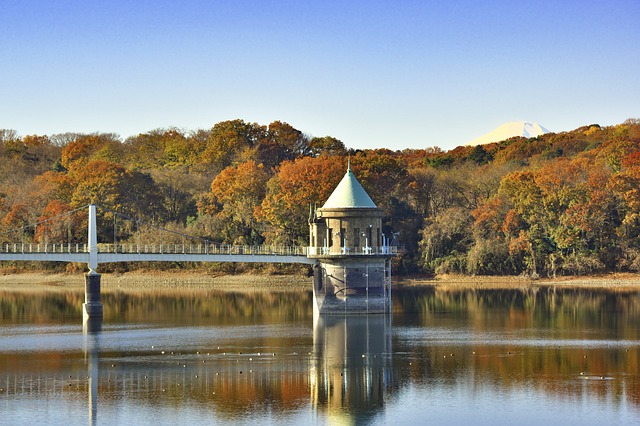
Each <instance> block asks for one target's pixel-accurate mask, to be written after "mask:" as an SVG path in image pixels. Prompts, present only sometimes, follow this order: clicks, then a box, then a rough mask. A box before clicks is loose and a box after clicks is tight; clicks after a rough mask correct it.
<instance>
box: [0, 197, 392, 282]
mask: <svg viewBox="0 0 640 426" xmlns="http://www.w3.org/2000/svg"><path fill="white" fill-rule="evenodd" d="M87 207H88V210H89V215H88V238H87V239H88V242H87V243H86V244H84V243H82V244H70V243H67V244H64V243H54V244H52V243H49V242H44V243H40V244H37V243H6V242H5V243H2V244H0V261H38V262H74V263H86V264H87V265H88V266H89V269H90V271H94V272H95V271H97V269H98V265H99V264H101V263H115V262H239V263H299V264H306V265H314V264H316V263H317V262H318V259H319V258H331V257H335V258H342V257H353V256H389V255H396V254H397V248H396V247H394V246H383V247H359V248H356V247H340V248H332V249H330V248H328V247H306V246H305V247H303V246H277V245H225V244H219V243H213V242H211V241H208V240H205V239H203V238H200V237H193V236H190V235H185V234H181V233H178V232H175V231H170V230H166V229H162V228H158V227H154V228H155V229H156V230H157V234H158V235H160V234H162V233H163V232H164V233H169V234H172V237H173V239H176V236H177V237H178V239H181V240H182V241H183V243H182V244H173V243H167V244H162V243H159V244H158V243H155V244H140V243H137V244H130V243H119V242H117V241H116V238H115V237H114V238H113V242H110V243H98V238H97V225H96V222H97V220H96V214H97V206H96V205H88V206H85V207H82V208H80V209H77V210H76V211H78V210H83V209H84V208H87ZM104 210H106V211H109V212H110V213H112V214H113V215H114V217H115V216H116V215H120V214H119V213H117V212H114V211H111V210H108V209H104ZM68 214H69V213H66V214H63V215H61V216H65V215H68ZM120 216H123V217H124V218H125V219H129V220H131V218H128V217H126V216H124V215H120ZM53 219H55V218H51V219H47V220H46V221H44V222H41V223H38V224H36V225H35V226H38V225H43V224H44V225H46V223H45V222H51V221H52V220H53ZM45 229H46V226H45ZM21 232H23V230H21ZM115 234H116V229H115V221H114V235H115ZM44 240H45V241H46V238H45V239H44ZM187 241H197V243H195V244H188V243H187Z"/></svg>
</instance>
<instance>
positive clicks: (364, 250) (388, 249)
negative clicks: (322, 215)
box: [308, 246, 398, 257]
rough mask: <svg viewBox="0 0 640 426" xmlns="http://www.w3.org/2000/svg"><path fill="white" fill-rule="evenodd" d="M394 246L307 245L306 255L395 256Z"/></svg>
mask: <svg viewBox="0 0 640 426" xmlns="http://www.w3.org/2000/svg"><path fill="white" fill-rule="evenodd" d="M397 254H398V247H396V246H378V247H309V249H308V256H310V257H314V256H320V257H322V256H395V255H397Z"/></svg>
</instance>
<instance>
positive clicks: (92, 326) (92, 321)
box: [83, 318, 102, 425]
mask: <svg viewBox="0 0 640 426" xmlns="http://www.w3.org/2000/svg"><path fill="white" fill-rule="evenodd" d="M101 331H102V318H85V319H84V323H83V334H84V357H85V362H86V363H87V381H88V384H87V390H88V401H89V424H90V425H95V424H97V421H98V382H99V380H100V369H99V366H100V332H101Z"/></svg>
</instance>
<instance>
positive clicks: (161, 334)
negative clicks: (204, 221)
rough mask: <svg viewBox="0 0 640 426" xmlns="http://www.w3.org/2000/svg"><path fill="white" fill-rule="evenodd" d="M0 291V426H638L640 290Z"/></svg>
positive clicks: (639, 409) (424, 288)
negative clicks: (327, 294) (89, 295)
mask: <svg viewBox="0 0 640 426" xmlns="http://www.w3.org/2000/svg"><path fill="white" fill-rule="evenodd" d="M83 297H84V296H83V294H82V293H80V292H66V293H65V292H62V291H61V292H46V293H44V292H40V293H24V292H20V293H16V292H0V307H1V311H0V423H1V424H33V423H35V424H43V423H44V424H65V425H74V424H80V425H82V424H90V425H93V424H97V425H101V424H102V425H114V424H153V425H158V424H196V423H204V424H229V423H232V424H252V425H257V424H260V425H265V424H278V425H282V424H291V425H294V424H295V425H300V424H329V423H331V424H333V423H337V424H372V425H373V424H376V425H377V424H404V425H409V424H474V425H483V424H486V425H495V424H518V425H525V424H531V425H538V424H545V425H552V424H582V425H590V424H593V425H596V424H598V425H599V424H638V423H640V293H638V292H635V291H633V292H625V291H606V290H586V289H567V288H557V289H549V288H532V289H526V290H464V291H462V290H448V291H447V290H435V289H433V288H428V287H423V288H405V289H401V288H396V289H395V291H394V300H393V303H394V313H393V315H392V316H382V315H374V316H369V317H366V316H351V317H322V318H314V317H313V314H312V311H313V310H312V300H311V293H310V292H306V291H300V292H287V293H275V294H270V293H267V292H256V293H249V292H245V293H224V292H217V291H210V292H207V291H189V290H185V291H163V292H131V293H109V292H106V293H105V294H103V297H102V301H103V303H104V312H105V317H104V321H102V322H101V323H90V324H85V325H83V323H82V315H81V304H82V301H83Z"/></svg>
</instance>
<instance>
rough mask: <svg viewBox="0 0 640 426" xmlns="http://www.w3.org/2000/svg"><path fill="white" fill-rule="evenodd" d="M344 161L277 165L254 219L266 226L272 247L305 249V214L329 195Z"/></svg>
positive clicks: (333, 159) (322, 159)
mask: <svg viewBox="0 0 640 426" xmlns="http://www.w3.org/2000/svg"><path fill="white" fill-rule="evenodd" d="M345 166H346V164H345V162H344V159H342V158H339V157H327V156H321V157H318V158H312V157H302V158H299V159H297V160H295V161H285V162H283V163H282V164H280V167H279V169H278V173H277V174H276V175H275V176H274V177H273V178H271V179H270V180H269V182H268V183H267V195H266V198H265V199H264V201H263V202H262V205H261V207H260V209H258V211H257V212H256V216H257V218H258V219H260V220H262V221H263V222H264V223H265V224H266V225H267V231H266V237H267V241H268V242H269V243H273V244H293V243H297V244H301V245H307V244H308V243H309V242H308V240H307V238H306V237H308V234H309V225H308V219H309V210H310V207H311V206H312V205H321V204H322V203H324V202H325V201H326V200H327V198H329V196H330V195H331V193H332V192H333V190H334V189H335V187H336V185H337V184H338V182H340V179H341V178H342V176H343V175H344V172H345V170H346V167H345Z"/></svg>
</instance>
